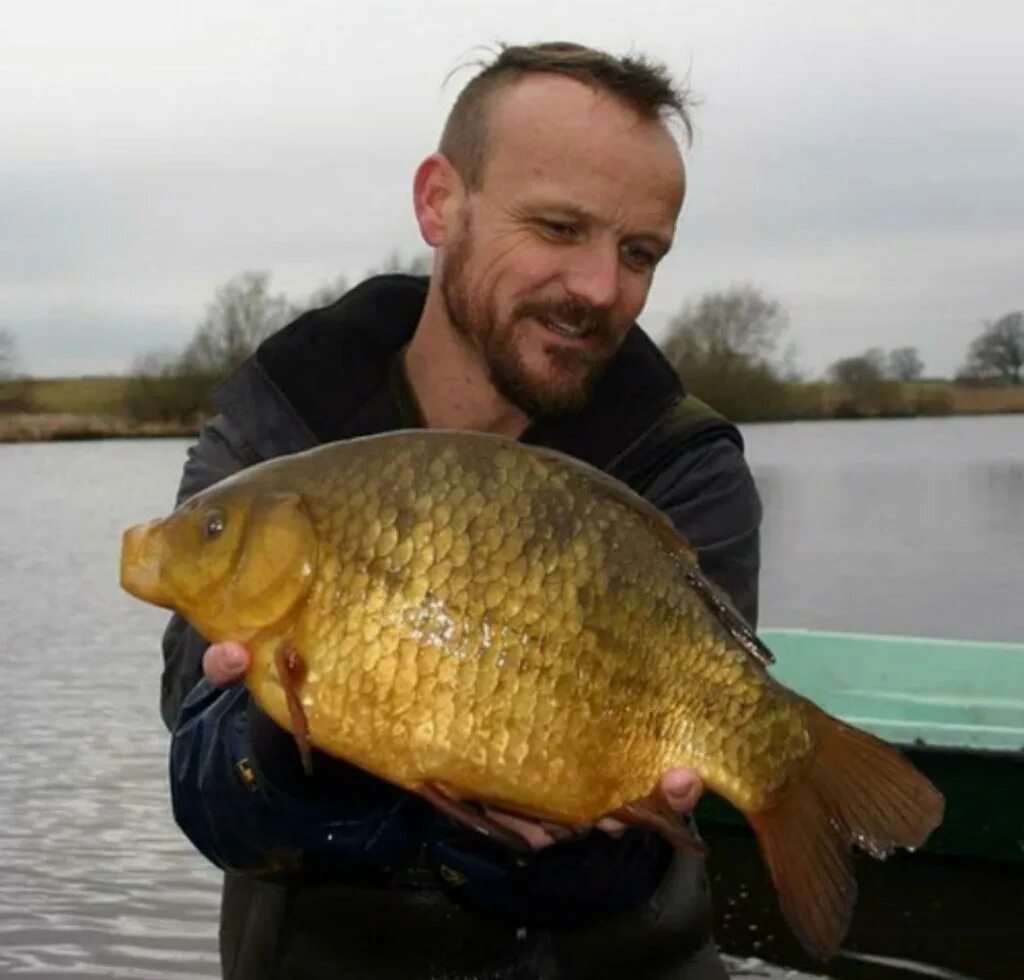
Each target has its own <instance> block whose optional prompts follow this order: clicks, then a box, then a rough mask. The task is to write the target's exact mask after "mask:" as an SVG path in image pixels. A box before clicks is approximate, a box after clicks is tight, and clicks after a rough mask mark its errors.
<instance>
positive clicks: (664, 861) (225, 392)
mask: <svg viewBox="0 0 1024 980" xmlns="http://www.w3.org/2000/svg"><path fill="white" fill-rule="evenodd" d="M673 114H674V115H676V116H678V117H679V118H680V119H681V121H682V122H683V123H684V124H685V125H686V127H687V129H688V126H689V121H688V118H687V113H686V103H685V98H684V97H683V96H682V95H680V94H679V93H678V92H677V91H676V90H675V89H674V88H673V86H672V84H671V83H670V80H669V79H668V77H667V75H666V74H665V72H664V70H663V69H660V68H657V67H652V66H650V65H649V64H647V63H646V62H643V61H637V60H630V59H622V60H620V59H617V58H613V57H610V56H608V55H606V54H603V53H600V52H595V51H592V50H589V49H586V48H582V47H579V46H576V45H568V44H548V45H535V46H532V47H510V48H505V49H503V51H502V52H501V54H500V55H499V56H498V57H497V59H496V60H495V61H494V62H493V63H492V64H491V65H490V66H488V67H487V68H485V69H484V70H483V71H482V72H481V73H480V74H479V75H478V76H477V77H476V78H474V79H473V80H472V81H471V82H470V83H469V84H468V85H467V87H466V88H465V89H464V90H463V92H462V93H461V94H460V96H459V98H458V100H457V102H456V104H455V106H454V108H453V110H452V112H451V115H450V117H449V119H448V122H447V124H446V127H445V130H444V133H443V136H442V139H441V144H440V149H439V151H438V152H437V153H434V154H432V155H431V156H429V157H428V158H427V159H426V160H424V161H423V163H422V164H421V165H420V167H419V168H418V170H417V172H416V176H415V181H414V205H415V212H416V218H417V221H418V223H419V227H420V230H421V233H422V235H423V238H424V240H425V241H426V242H427V243H428V244H429V245H430V246H431V247H432V248H433V249H434V266H433V274H432V276H431V277H430V279H429V281H427V280H420V279H414V278H411V277H405V276H384V277H379V278H376V279H371V280H369V281H368V282H366V283H364V284H362V285H361V286H359V287H357V288H356V289H355V290H353V291H352V292H351V293H349V294H348V295H347V296H345V297H343V298H342V299H341V300H340V301H339V302H338V303H336V304H335V305H334V306H331V307H328V308H327V309H324V310H318V311H313V312H311V313H308V314H306V315H304V316H303V317H300V318H299V319H298V320H297V321H295V322H294V323H292V324H291V325H289V326H288V327H286V328H285V329H284V330H282V331H281V332H279V333H278V334H276V335H274V336H273V337H271V338H269V339H268V340H267V341H266V342H264V344H263V345H262V346H261V347H260V349H259V350H258V351H257V353H256V355H255V356H254V358H253V359H252V360H251V361H250V362H249V363H248V364H247V365H246V366H245V367H243V369H242V370H241V371H240V372H239V374H238V375H236V376H235V377H234V378H232V379H231V380H230V381H229V382H228V383H227V384H226V385H225V386H223V387H222V389H221V391H220V393H219V395H218V408H219V411H220V414H219V415H218V416H217V417H216V418H214V419H213V420H212V421H211V422H210V423H209V424H208V425H207V426H206V427H205V428H204V430H203V432H202V434H201V436H200V439H199V442H198V445H197V446H196V447H194V448H193V449H192V451H191V452H190V457H189V460H188V462H187V464H186V467H185V474H184V477H183V480H182V485H181V488H180V492H179V499H180V500H184V499H185V498H187V497H188V496H190V495H192V494H194V493H196V492H198V491H199V490H200V489H202V488H203V487H205V486H208V485H210V484H211V483H213V482H215V481H216V480H218V479H220V478H222V477H224V476H226V475H228V474H229V473H231V472H233V471H236V470H238V469H239V468H241V467H244V466H247V465H250V464H252V463H255V462H258V461H260V460H262V459H266V458H269V457H272V456H276V455H281V454H283V453H288V452H293V451H299V450H303V449H306V448H309V447H311V446H313V445H316V444H317V443H321V442H326V441H331V440H335V439H345V438H351V437H355V436H360V435H366V434H371V433H377V432H383V431H387V430H390V429H396V428H402V427H409V426H419V425H425V426H432V427H447V428H462V429H478V430H483V431H489V432H498V433H503V434H505V435H509V436H513V437H515V438H519V439H522V440H524V441H526V442H531V443H535V444H542V445H547V446H553V447H555V448H558V449H562V450H564V451H566V452H569V453H572V454H574V455H576V456H578V457H580V458H582V459H585V460H587V461H589V462H591V463H593V464H594V465H597V466H600V467H602V468H603V469H605V470H606V471H608V472H610V473H612V474H613V475H615V476H617V477H619V478H620V479H622V480H624V481H626V482H628V483H629V484H630V485H632V486H633V487H634V489H637V490H638V491H639V492H641V493H643V494H644V495H645V496H647V498H648V499H650V500H651V501H652V502H654V503H655V504H656V505H657V506H659V507H660V508H661V509H662V510H663V511H664V512H665V513H666V514H667V515H668V516H669V517H670V518H671V519H672V520H673V522H674V523H675V524H676V526H677V527H678V528H679V529H680V530H681V531H682V532H683V533H684V534H685V535H686V536H687V537H689V538H690V539H691V541H692V542H693V543H694V545H695V546H696V548H697V550H698V554H699V555H700V558H701V562H702V564H703V566H704V568H705V570H706V572H707V573H708V574H709V575H710V576H711V577H712V578H714V579H715V580H717V581H718V583H719V584H720V585H722V587H723V588H725V589H726V590H727V591H728V592H730V593H731V595H732V597H733V599H734V601H735V603H736V604H737V606H738V607H739V609H740V610H741V611H742V612H743V613H744V614H745V615H746V616H747V618H748V619H750V620H751V621H753V620H754V619H755V617H756V579H757V568H758V550H757V533H758V525H759V521H760V506H759V502H758V499H757V494H756V492H755V490H754V487H753V483H752V481H751V478H750V474H749V471H748V469H747V467H746V465H745V463H744V461H743V457H742V443H741V442H740V440H739V437H738V434H737V433H736V431H735V429H734V428H732V427H731V426H729V425H728V424H727V423H725V422H724V420H721V419H719V418H717V417H715V416H713V414H711V413H708V412H698V413H697V414H696V415H694V413H693V411H692V408H691V405H692V401H691V399H688V398H685V397H684V393H683V391H682V389H681V386H680V384H679V381H678V379H677V378H676V376H675V374H674V372H673V371H672V370H671V369H670V368H669V366H668V365H667V363H666V362H665V361H664V360H663V359H662V358H661V356H660V354H659V353H658V352H657V350H656V348H655V347H654V346H653V344H652V343H651V342H650V340H649V339H648V338H647V337H646V336H645V335H644V334H643V333H642V332H641V331H640V329H639V328H638V327H636V326H634V323H635V320H636V318H637V316H638V315H639V313H640V311H641V309H642V308H643V305H644V303H645V300H646V298H647V295H648V291H649V289H650V286H651V280H652V277H653V273H654V269H655V266H656V265H657V264H658V262H659V260H660V259H661V258H662V257H663V256H664V254H665V253H666V252H667V251H668V249H669V247H670V246H671V244H672V239H673V235H674V231H675V225H676V220H677V217H678V213H679V209H680V207H681V204H682V200H683V193H684V169H683V162H682V158H681V155H680V151H679V148H678V146H677V144H676V140H675V139H674V137H673V135H672V132H671V130H670V128H669V126H668V125H667V122H666V117H667V116H669V115H673ZM164 647H165V659H166V669H165V673H164V692H163V694H164V697H163V711H164V718H165V720H166V722H167V724H168V725H169V726H170V727H171V729H172V731H173V732H174V740H173V745H172V756H171V774H172V790H173V796H174V807H175V816H176V818H177V820H178V822H179V823H180V824H181V826H182V828H183V829H184V830H185V832H186V833H187V834H188V835H189V837H190V838H191V839H192V840H193V842H194V843H195V844H196V846H197V847H199V849H200V850H201V851H202V852H203V853H204V854H206V855H207V856H208V857H209V858H211V860H213V861H215V862H216V863H217V864H218V865H220V866H221V867H224V868H225V869H227V871H228V874H227V875H226V878H225V890H224V900H223V906H222V920H221V951H222V960H223V966H224V973H225V976H227V977H238V978H245V980H251V978H258V977H274V978H288V980H293V978H295V980H299V978H307V977H308V978H320V977H335V976H337V977H346V978H355V977H359V978H363V977H367V978H369V977H373V978H387V977H396V978H398V977H401V978H413V977H442V976H443V977H460V978H462V977H465V978H470V977H472V978H487V977H495V978H496V977H523V978H527V977H529V978H545V980H555V978H558V980H568V978H581V980H582V978H588V980H589V978H599V977H616V978H618V977H623V978H624V977H630V978H641V977H650V978H679V980H711V978H715V980H720V978H723V977H724V976H725V972H724V969H723V967H722V965H721V963H720V961H719V960H718V957H717V953H716V951H715V949H714V946H713V944H712V942H711V937H710V927H709V921H710V913H709V904H708V899H707V894H706V884H705V878H704V871H703V865H702V863H701V862H699V861H697V860H694V859H692V858H687V859H683V858H680V857H677V856H674V855H673V854H672V853H671V852H670V850H669V848H668V847H667V846H666V845H665V844H664V843H663V842H662V841H661V840H660V839H658V838H657V837H655V836H654V835H652V834H650V833H649V832H647V831H642V830H638V829H635V828H631V829H628V830H627V829H626V828H624V827H622V826H621V825H618V824H616V823H614V822H608V821H606V822H604V823H603V824H602V825H601V827H600V829H598V830H595V831H594V832H592V833H590V834H588V835H587V836H585V837H583V838H582V839H578V840H569V841H561V842H559V843H553V842H552V840H551V839H550V837H548V836H547V834H546V833H545V832H544V831H543V830H542V829H541V828H540V827H539V826H535V825H533V824H532V823H530V822H529V821H517V820H514V819H513V818H507V817H501V819H504V820H506V822H508V823H510V824H511V825H513V826H514V827H515V828H516V829H518V830H519V831H520V832H521V833H522V834H524V835H525V836H527V837H528V839H529V840H530V842H531V843H532V844H533V845H534V847H535V848H536V851H535V853H533V854H532V855H531V856H530V857H528V858H525V859H524V858H522V857H521V856H520V855H518V854H512V853H511V852H510V851H508V850H507V849H505V848H504V847H502V846H501V845H500V844H498V843H495V842H492V841H490V840H486V839H484V838H483V837H482V836H481V835H479V834H475V833H474V832H473V831H472V830H469V829H466V828H463V827H461V826H456V825H455V824H453V823H451V822H450V821H449V820H448V819H447V818H446V817H444V816H443V815H441V814H440V813H439V812H437V811H436V810H434V809H433V808H432V807H430V806H429V805H428V804H426V803H425V802H424V801H423V800H421V799H419V798H416V797H413V796H412V795H411V794H408V793H405V792H404V791H402V790H399V789H398V788H396V787H393V786H390V785H387V784H384V783H382V782H380V781H378V780H376V779H373V778H371V777H370V776H368V775H367V774H365V773H362V772H360V771H358V770H356V769H354V768H353V767H349V766H347V765H344V764H343V763H341V762H339V761H337V760H332V759H329V758H327V757H325V756H322V755H317V757H316V758H315V761H314V765H313V773H312V776H309V777H307V776H306V775H305V774H304V773H303V771H302V768H301V766H300V764H299V760H298V758H297V753H296V751H295V748H294V744H293V742H292V741H291V739H290V737H289V736H288V735H287V734H286V733H284V732H283V731H282V730H281V729H279V728H277V726H275V725H274V724H273V723H272V722H271V721H270V720H269V719H268V718H266V716H265V715H263V714H262V713H261V712H260V711H259V710H258V709H257V708H256V707H255V706H254V705H252V704H251V703H250V702H249V700H248V697H247V695H246V693H245V691H244V689H242V688H241V687H240V686H238V685H237V684H232V682H233V681H237V680H238V679H239V678H240V677H241V675H242V673H244V670H245V666H246V664H247V662H248V654H247V652H246V651H245V650H244V649H242V648H241V647H240V646H238V645H237V644H232V643H227V644H218V645H216V646H213V647H210V648H208V649H206V645H205V643H204V642H203V640H202V638H201V637H199V636H197V635H196V634H195V633H194V632H193V631H192V630H191V629H190V628H189V627H187V626H186V625H185V624H184V623H183V622H182V621H181V620H179V619H175V620H173V621H172V623H171V625H170V627H169V628H168V631H167V634H166V637H165V644H164ZM201 673H203V674H205V680H201ZM661 791H662V792H663V793H664V794H665V796H666V797H667V798H668V800H669V802H670V803H671V804H672V805H673V806H674V807H676V808H677V809H678V810H680V811H681V812H686V811H688V810H689V809H691V808H692V807H693V805H694V804H695V803H696V800H697V798H698V796H699V794H700V785H699V782H698V781H697V779H696V777H695V776H694V775H693V774H692V773H689V772H686V771H682V770H678V771H674V772H670V773H666V774H665V777H664V779H663V780H662V783H661Z"/></svg>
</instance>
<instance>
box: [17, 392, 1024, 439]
mask: <svg viewBox="0 0 1024 980" xmlns="http://www.w3.org/2000/svg"><path fill="white" fill-rule="evenodd" d="M128 383H129V381H128V379H127V378H123V377H91V378H35V379H28V380H23V381H8V382H0V442H28V441H45V440H51V439H109V438H132V437H154V436H188V435H192V434H194V433H195V432H196V431H197V428H198V426H197V425H196V424H195V423H188V422H137V421H133V420H132V419H131V418H130V417H129V416H128V414H127V412H126V411H125V397H124V396H125V390H126V387H127V385H128ZM697 394H701V395H703V396H704V397H706V398H707V399H708V400H709V401H711V402H712V404H714V403H715V398H714V395H713V393H710V392H700V391H698V392H697ZM783 403H784V405H785V407H784V408H782V409H780V410H779V411H778V413H777V414H775V415H772V414H769V415H768V416H767V417H766V416H765V413H764V412H763V411H761V412H755V411H751V412H750V413H749V414H747V413H745V412H744V411H743V405H742V402H740V403H739V404H738V405H737V406H736V408H735V409H734V410H733V416H734V418H735V419H736V421H740V422H743V421H748V420H749V419H751V418H761V419H764V420H770V419H772V418H777V419H778V420H780V421H781V420H790V419H830V418H890V417H896V418H898V417H913V416H921V415H929V416H939V415H985V414H1004V413H1011V412H1024V386H1019V387H1009V386H1001V385H992V386H974V385H961V384H956V383H954V382H952V381H917V382H910V383H906V384H900V383H898V382H886V383H885V384H884V385H881V386H880V387H878V388H876V389H874V390H872V391H868V392H862V393H859V394H855V393H851V392H850V391H849V390H847V389H846V388H844V387H843V386H841V385H837V384H833V383H826V382H821V383H798V384H791V385H787V386H786V396H785V398H784V399H783ZM755 407H756V406H751V408H752V409H753V408H755Z"/></svg>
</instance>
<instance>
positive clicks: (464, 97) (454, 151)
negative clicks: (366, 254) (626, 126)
mask: <svg viewBox="0 0 1024 980" xmlns="http://www.w3.org/2000/svg"><path fill="white" fill-rule="evenodd" d="M498 50H499V53H498V56H497V57H496V58H495V59H494V60H493V61H491V62H490V63H489V64H486V63H485V64H484V67H483V70H482V71H480V72H479V74H477V75H475V76H474V77H473V78H472V79H470V81H469V82H468V83H467V84H466V86H465V88H463V89H462V91H461V92H460V93H459V95H458V97H457V98H456V100H455V105H454V106H452V110H451V112H450V113H449V114H448V119H447V121H446V122H445V126H444V130H443V132H442V134H441V144H440V147H439V149H440V151H441V152H442V153H443V154H444V155H445V156H446V157H447V158H448V160H449V161H450V162H451V164H452V166H453V167H454V168H455V170H456V171H457V172H458V174H459V176H460V177H461V178H462V179H463V181H464V182H465V184H466V186H467V187H469V188H470V189H471V190H475V189H477V188H478V187H479V186H480V184H481V182H482V181H483V174H484V166H485V164H486V162H487V137H488V120H489V117H490V111H491V103H492V102H493V97H494V95H495V93H497V92H499V91H500V90H502V89H505V88H507V87H509V86H510V85H512V84H513V83H514V82H517V81H518V80H519V79H521V78H522V77H523V76H524V75H527V74H531V73H534V72H551V73H554V74H557V75H565V76H567V77H569V78H575V79H577V80H578V81H580V82H583V83H584V84H586V85H589V86H590V87H591V88H593V89H596V90H598V91H603V92H608V93H610V94H612V95H614V96H616V97H617V98H619V99H620V100H621V101H622V102H624V103H625V104H626V105H628V106H630V107H631V108H633V109H635V110H636V111H637V112H638V113H639V114H640V115H641V116H642V117H644V118H646V119H669V118H677V119H678V120H679V121H680V122H681V123H682V125H683V128H684V130H685V132H686V138H687V141H688V142H689V141H690V140H692V139H693V124H692V122H691V119H690V109H691V107H692V105H693V98H692V96H691V93H690V92H689V90H688V89H686V88H685V87H683V86H681V85H677V84H676V83H675V82H674V81H673V80H672V77H671V75H670V74H669V72H668V70H667V69H666V68H665V66H664V65H662V64H659V63H657V62H654V61H651V60H649V59H648V58H646V57H644V56H643V55H637V56H630V55H627V56H623V57H618V56H616V55H611V54H607V53H606V52H604V51H597V50H595V49H594V48H588V47H584V46H583V45H581V44H572V43H570V42H568V41H551V42H546V43H543V44H530V45H500V46H499V49H498Z"/></svg>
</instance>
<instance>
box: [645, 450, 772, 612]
mask: <svg viewBox="0 0 1024 980" xmlns="http://www.w3.org/2000/svg"><path fill="white" fill-rule="evenodd" d="M645 496H646V497H647V498H648V499H649V500H650V501H651V503H653V504H654V505H655V506H656V507H658V508H659V509H660V510H661V511H662V512H664V513H665V514H666V515H668V517H669V518H670V519H671V521H672V523H673V524H674V525H675V527H676V529H677V530H678V531H679V533H680V534H682V535H683V536H684V537H685V538H686V539H687V540H688V541H689V542H690V543H691V544H692V545H693V547H694V548H695V549H696V551H697V558H698V561H699V562H700V567H701V569H702V570H703V572H704V573H705V574H706V575H707V576H708V577H709V578H710V579H711V580H712V581H714V582H715V583H716V584H717V585H719V586H720V587H721V588H723V589H724V590H725V592H726V593H727V594H728V595H729V597H730V598H731V599H732V601H733V603H734V604H735V606H736V608H737V609H738V610H739V612H740V613H741V615H742V616H743V617H744V619H746V620H747V622H748V623H749V624H750V625H751V627H755V628H756V626H757V617H758V576H759V573H760V568H761V550H760V528H761V499H760V497H759V496H758V493H757V487H756V486H755V485H754V478H753V476H752V475H751V472H750V468H749V466H748V465H747V462H746V459H745V458H744V456H743V452H742V450H741V449H740V448H739V446H737V445H736V443H734V442H733V441H732V440H730V439H727V438H717V439H713V440H708V441H706V442H703V443H701V444H700V445H699V446H697V447H694V450H693V451H692V452H688V453H686V454H683V455H681V456H680V457H679V458H678V459H677V460H675V461H673V462H672V463H671V464H670V465H668V466H667V467H665V469H663V470H662V472H661V473H659V474H658V476H656V477H655V478H654V480H653V481H652V483H651V484H650V486H649V487H648V489H647V492H646V494H645Z"/></svg>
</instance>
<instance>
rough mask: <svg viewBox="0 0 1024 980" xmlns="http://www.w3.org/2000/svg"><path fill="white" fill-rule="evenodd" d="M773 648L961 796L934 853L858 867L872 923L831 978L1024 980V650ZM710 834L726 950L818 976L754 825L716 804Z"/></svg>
mask: <svg viewBox="0 0 1024 980" xmlns="http://www.w3.org/2000/svg"><path fill="white" fill-rule="evenodd" d="M760 635H761V637H762V638H763V639H764V640H765V642H766V643H767V644H768V646H769V647H770V648H771V649H772V651H773V652H774V653H775V655H776V659H777V664H776V666H775V667H773V668H772V672H773V674H774V676H776V677H777V678H778V679H779V680H780V681H781V682H782V683H784V684H786V685H787V686H789V687H791V688H793V689H794V690H796V691H799V692H800V693H802V694H805V695H806V696H807V697H809V698H811V699H812V700H813V701H814V702H816V703H817V704H819V705H820V706H821V707H823V708H824V709H825V710H826V711H828V712H830V713H831V714H834V715H836V716H837V717H839V718H842V719H844V720H846V721H849V722H850V723H851V724H854V725H856V726H857V727H859V728H863V729H865V730H867V731H870V732H873V733H874V734H876V735H878V736H879V737H881V738H883V739H885V740H886V741H888V742H891V743H892V744H894V745H897V746H899V747H900V748H901V749H902V750H903V751H904V752H905V754H906V755H907V756H908V757H909V758H910V759H912V760H913V762H914V763H915V765H917V766H918V768H920V769H921V771H922V772H924V773H925V774H926V775H928V777H929V778H930V779H931V780H932V781H933V782H934V783H935V785H936V786H937V787H938V788H939V790H940V791H941V792H942V793H943V794H944V795H945V797H946V813H945V818H944V820H943V823H942V826H941V827H940V828H939V829H938V830H937V831H936V832H935V833H934V834H933V835H932V837H931V838H930V839H929V840H928V841H927V843H926V844H925V846H924V847H923V848H922V849H921V851H919V852H918V853H916V854H901V855H898V856H896V857H894V858H891V859H890V860H888V861H886V862H877V861H873V860H871V859H869V858H864V857H860V856H858V858H857V860H856V865H857V877H858V882H859V885H860V896H859V899H858V903H857V909H856V912H855V915H854V921H853V925H852V927H851V930H850V934H849V937H848V940H847V943H846V945H845V946H844V950H843V952H842V954H841V955H840V957H839V958H837V959H836V960H834V961H833V962H831V963H829V964H828V967H827V972H828V973H829V975H830V976H833V977H837V978H858V980H859V978H878V980H881V978H889V977H892V978H896V977H909V976H915V975H917V976H937V977H947V978H951V980H952V978H964V977H967V978H977V980H1003V978H1006V980H1020V978H1022V977H1024V644H1010V643H981V642H972V641H952V640H931V639H921V638H912V637H891V636H866V635H857V634H849V633H831V632H819V631H811V630H767V629H766V630H763V631H761V633H760ZM697 819H698V823H699V826H700V830H701V833H702V834H703V836H704V837H705V839H706V840H707V841H708V843H709V845H710V847H711V858H710V865H709V868H710V874H711V878H712V890H713V892H714V894H715V901H716V916H717V924H716V925H717V933H718V937H719V941H720V942H721V944H722V946H723V948H725V949H727V950H729V951H730V952H737V953H740V954H742V955H759V956H764V957H765V958H767V959H771V960H773V961H776V962H783V963H786V964H787V965H791V966H794V967H798V968H802V969H807V968H813V967H814V966H815V964H814V962H813V961H811V960H808V959H807V957H806V956H805V955H804V954H803V953H802V951H801V950H800V949H799V947H798V946H797V945H796V943H795V941H793V940H792V937H791V936H790V935H789V934H788V930H787V929H786V927H785V925H784V923H783V920H782V919H781V916H780V915H779V913H778V910H777V907H776V904H775V900H774V895H773V892H772V889H771V885H770V883H769V882H768V881H767V877H766V873H765V871H764V868H763V866H762V865H761V862H760V858H759V856H758V854H757V849H756V844H755V843H754V841H753V838H752V836H751V834H750V831H749V828H748V827H747V824H746V822H745V821H744V820H743V818H742V817H741V816H740V815H739V814H738V813H736V811H734V810H733V809H732V808H731V807H729V806H728V804H726V803H724V802H723V801H721V800H720V799H719V798H717V797H710V796H709V797H708V798H707V799H705V800H704V801H703V802H702V803H701V805H700V807H699V808H698V810H697ZM794 833H799V828H794ZM818 968H819V969H820V964H819V965H818Z"/></svg>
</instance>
